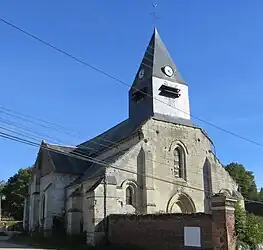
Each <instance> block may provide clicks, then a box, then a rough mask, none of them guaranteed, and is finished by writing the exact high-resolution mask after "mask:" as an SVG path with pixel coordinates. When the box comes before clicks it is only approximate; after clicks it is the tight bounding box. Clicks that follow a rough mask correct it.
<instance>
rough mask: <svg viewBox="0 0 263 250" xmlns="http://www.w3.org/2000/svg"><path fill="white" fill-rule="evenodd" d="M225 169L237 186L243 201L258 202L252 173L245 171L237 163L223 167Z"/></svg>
mask: <svg viewBox="0 0 263 250" xmlns="http://www.w3.org/2000/svg"><path fill="white" fill-rule="evenodd" d="M225 169H226V170H227V171H228V173H229V174H230V176H231V177H232V178H233V179H234V180H235V181H236V183H237V184H238V185H239V187H240V191H241V194H242V195H243V197H244V198H245V199H249V200H258V192H257V186H256V182H255V177H254V174H253V172H251V171H247V170H246V169H245V167H244V166H243V165H242V164H238V163H230V164H228V165H227V166H225ZM262 196H263V193H262Z"/></svg>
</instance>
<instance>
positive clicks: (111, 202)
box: [24, 28, 240, 244]
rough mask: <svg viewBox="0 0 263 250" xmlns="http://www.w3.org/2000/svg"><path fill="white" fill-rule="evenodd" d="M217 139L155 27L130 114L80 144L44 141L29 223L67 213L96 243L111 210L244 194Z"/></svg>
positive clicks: (196, 204)
mask: <svg viewBox="0 0 263 250" xmlns="http://www.w3.org/2000/svg"><path fill="white" fill-rule="evenodd" d="M212 146H213V142H212V140H211V139H210V138H209V137H208V135H207V134H206V133H205V131H204V130H203V129H202V128H200V127H198V126H196V125H194V124H193V123H192V121H191V117H190V104H189V95H188V85H187V83H186V82H185V81H184V79H183V78H182V76H181V74H180V72H179V70H178V68H177V67H176V65H175V63H174V62H173V60H172V58H171V56H170V55H169V53H168V51H167V49H166V47H165V45H164V43H163V42H162V40H161V38H160V36H159V34H158V31H157V30H156V28H155V29H154V32H153V35H152V37H151V40H150V42H149V45H148V47H147V49H146V52H145V54H144V57H143V59H142V62H141V65H140V67H139V69H138V72H137V74H136V76H135V79H134V82H133V85H132V88H131V89H130V91H129V117H128V119H126V120H124V121H123V122H121V123H120V124H117V125H116V126H115V127H113V128H111V129H109V130H108V131H106V132H104V133H103V134H101V135H98V136H97V137H95V138H93V139H90V140H88V141H86V142H83V143H82V144H80V145H77V146H74V147H68V146H62V145H61V146H60V145H52V144H48V143H46V142H45V141H43V142H42V145H41V147H40V149H39V153H38V155H37V159H36V161H35V164H34V167H33V175H32V179H31V183H30V186H29V190H28V198H27V199H26V202H25V204H26V205H25V211H24V227H25V228H26V229H27V230H29V231H34V230H37V229H38V228H41V229H43V230H44V231H49V230H51V229H52V227H53V222H54V218H55V217H62V218H64V223H65V227H66V230H67V232H68V233H69V234H75V233H79V232H81V231H83V232H84V231H85V232H87V242H88V243H91V244H95V242H96V239H97V236H98V235H96V227H97V225H98V224H99V223H100V222H101V221H102V220H103V219H104V218H105V217H106V216H107V215H109V214H112V213H138V214H146V213H178V212H179V213H196V212H206V213H210V196H211V194H213V193H218V192H222V191H224V192H228V193H229V194H231V195H234V196H236V197H239V198H240V194H239V192H238V191H237V188H238V186H237V184H236V183H235V181H234V180H233V179H232V178H231V177H230V175H229V174H228V172H227V171H225V169H224V168H223V166H222V165H221V163H220V161H219V160H218V159H217V157H216V156H215V154H214V153H213V151H212ZM76 156H77V157H76ZM79 156H81V157H79ZM83 157H89V159H95V161H92V162H91V161H89V160H85V159H84V158H83Z"/></svg>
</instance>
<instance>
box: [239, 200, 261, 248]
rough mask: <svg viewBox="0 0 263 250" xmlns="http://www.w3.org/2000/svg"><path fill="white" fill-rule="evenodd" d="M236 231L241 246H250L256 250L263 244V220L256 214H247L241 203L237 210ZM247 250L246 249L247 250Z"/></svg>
mask: <svg viewBox="0 0 263 250" xmlns="http://www.w3.org/2000/svg"><path fill="white" fill-rule="evenodd" d="M235 231H236V235H237V242H238V245H240V246H242V245H243V246H244V243H245V245H247V246H250V247H252V249H254V248H255V247H256V246H257V245H258V244H262V243H263V218H262V217H260V216H256V215H254V214H248V215H247V214H246V212H245V210H244V209H243V208H242V207H241V206H240V204H239V203H237V205H236V210H235ZM245 249H246V248H245Z"/></svg>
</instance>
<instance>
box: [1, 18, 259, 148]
mask: <svg viewBox="0 0 263 250" xmlns="http://www.w3.org/2000/svg"><path fill="white" fill-rule="evenodd" d="M0 21H1V22H3V23H5V24H6V25H8V26H9V27H12V28H14V29H15V30H17V31H19V32H21V33H23V34H25V35H27V36H29V37H31V38H33V39H34V40H36V41H38V42H40V43H42V44H44V45H45V46H48V47H50V48H52V49H54V50H56V51H57V52H59V53H61V54H63V55H65V56H67V57H69V58H71V59H73V60H75V61H77V62H79V63H81V64H82V65H84V66H86V67H89V68H91V69H92V70H94V71H97V72H98V73H100V74H102V75H104V76H106V77H108V78H110V79H112V80H114V81H116V82H118V83H120V84H122V85H125V86H127V87H129V88H132V89H134V90H136V91H139V92H141V93H143V94H145V95H146V96H148V97H151V98H153V99H155V100H157V101H159V102H161V103H163V104H165V105H167V106H170V107H171V108H173V109H176V110H178V111H180V112H183V113H185V114H187V115H190V116H191V117H192V118H195V119H196V120H198V121H200V122H203V123H204V124H207V125H209V126H211V127H214V128H216V129H218V130H220V131H222V132H225V133H227V134H230V135H232V136H234V137H237V138H239V139H242V140H244V141H247V142H250V143H252V144H255V145H257V146H260V147H263V144H262V143H259V142H257V141H254V140H251V139H249V138H247V137H244V136H241V135H239V134H237V133H234V132H232V131H229V130H227V129H225V128H222V127H220V126H218V125H215V124H213V123H211V122H208V121H206V120H204V119H201V118H199V117H197V116H194V115H192V114H189V113H187V112H185V111H183V110H180V109H179V108H176V107H174V106H172V105H170V104H168V103H166V102H163V101H161V100H159V99H158V98H155V97H153V96H151V95H149V94H147V93H145V92H143V91H142V90H140V89H137V88H135V87H134V86H132V85H130V84H128V83H126V82H124V81H122V80H120V79H119V78H117V77H115V76H112V75H111V74H109V73H107V72H105V71H103V70H101V69H99V68H97V67H95V66H93V65H92V64H90V63H87V62H86V61H84V60H81V59H79V58H78V57H76V56H74V55H72V54H71V53H68V52H66V51H65V50H62V49H60V48H59V47H57V46H55V45H53V44H51V43H49V42H47V41H44V40H43V39H41V38H39V37H37V36H35V35H33V34H32V33H30V32H28V31H26V30H24V29H22V28H20V27H18V26H17V25H15V24H13V23H11V22H9V21H7V20H5V19H3V18H0Z"/></svg>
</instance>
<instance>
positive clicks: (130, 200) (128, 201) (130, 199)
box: [126, 186, 134, 205]
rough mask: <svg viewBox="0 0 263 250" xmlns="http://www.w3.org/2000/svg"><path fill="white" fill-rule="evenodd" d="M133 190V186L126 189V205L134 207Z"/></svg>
mask: <svg viewBox="0 0 263 250" xmlns="http://www.w3.org/2000/svg"><path fill="white" fill-rule="evenodd" d="M133 203H134V200H133V188H132V187H131V186H128V187H127V188H126V204H127V205H133Z"/></svg>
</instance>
